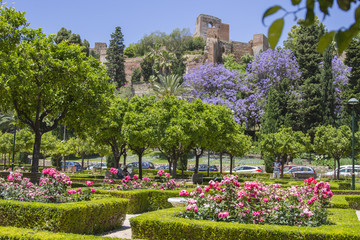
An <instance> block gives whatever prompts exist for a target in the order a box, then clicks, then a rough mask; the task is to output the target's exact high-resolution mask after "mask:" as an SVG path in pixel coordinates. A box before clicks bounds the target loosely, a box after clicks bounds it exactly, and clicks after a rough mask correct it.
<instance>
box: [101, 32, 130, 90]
mask: <svg viewBox="0 0 360 240" xmlns="http://www.w3.org/2000/svg"><path fill="white" fill-rule="evenodd" d="M124 48H125V45H124V36H123V34H122V33H121V28H120V27H116V28H115V32H114V33H112V34H111V40H110V45H109V47H108V49H107V50H106V60H107V62H106V63H105V65H106V66H107V73H108V75H109V77H110V79H111V81H113V82H114V83H115V84H116V87H122V86H124V85H125V83H126V79H125V66H124V55H123V54H124Z"/></svg>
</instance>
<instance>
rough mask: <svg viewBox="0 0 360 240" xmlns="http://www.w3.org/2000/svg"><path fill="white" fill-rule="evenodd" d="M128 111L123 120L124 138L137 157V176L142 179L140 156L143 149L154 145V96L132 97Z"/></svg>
mask: <svg viewBox="0 0 360 240" xmlns="http://www.w3.org/2000/svg"><path fill="white" fill-rule="evenodd" d="M129 105H130V107H129V111H128V112H127V113H126V115H125V118H124V122H125V126H124V133H125V139H126V141H127V144H128V146H129V148H130V149H131V150H132V151H133V152H134V153H136V155H138V158H139V178H140V179H142V157H143V155H144V153H145V151H146V150H147V149H148V148H150V147H152V146H154V144H155V141H154V139H155V132H154V124H155V121H157V120H156V119H154V118H153V115H154V112H153V110H152V106H153V105H154V98H147V97H142V98H139V97H134V98H132V99H131V100H130V102H129Z"/></svg>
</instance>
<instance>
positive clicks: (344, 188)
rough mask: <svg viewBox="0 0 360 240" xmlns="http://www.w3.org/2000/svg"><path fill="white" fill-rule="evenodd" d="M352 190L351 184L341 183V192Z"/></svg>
mask: <svg viewBox="0 0 360 240" xmlns="http://www.w3.org/2000/svg"><path fill="white" fill-rule="evenodd" d="M350 189H351V184H350V183H345V182H340V183H339V190H350Z"/></svg>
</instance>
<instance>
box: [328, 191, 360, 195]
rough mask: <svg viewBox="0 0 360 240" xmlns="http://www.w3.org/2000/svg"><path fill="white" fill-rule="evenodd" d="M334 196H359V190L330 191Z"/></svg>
mask: <svg viewBox="0 0 360 240" xmlns="http://www.w3.org/2000/svg"><path fill="white" fill-rule="evenodd" d="M331 191H332V192H333V194H334V195H360V191H359V190H331Z"/></svg>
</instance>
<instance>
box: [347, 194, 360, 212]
mask: <svg viewBox="0 0 360 240" xmlns="http://www.w3.org/2000/svg"><path fill="white" fill-rule="evenodd" d="M345 200H346V201H347V202H348V203H349V207H350V208H353V209H356V210H360V196H345Z"/></svg>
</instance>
